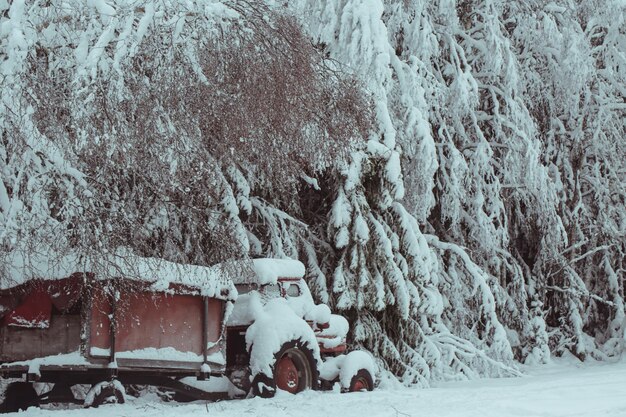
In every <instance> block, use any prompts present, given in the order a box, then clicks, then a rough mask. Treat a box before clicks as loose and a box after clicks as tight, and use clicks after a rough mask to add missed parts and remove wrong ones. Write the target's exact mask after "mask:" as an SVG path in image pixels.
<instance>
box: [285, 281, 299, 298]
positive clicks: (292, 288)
mask: <svg viewBox="0 0 626 417" xmlns="http://www.w3.org/2000/svg"><path fill="white" fill-rule="evenodd" d="M284 288H285V295H286V296H287V297H299V296H300V294H301V292H300V286H299V285H298V284H296V283H294V282H288V283H285V287H284Z"/></svg>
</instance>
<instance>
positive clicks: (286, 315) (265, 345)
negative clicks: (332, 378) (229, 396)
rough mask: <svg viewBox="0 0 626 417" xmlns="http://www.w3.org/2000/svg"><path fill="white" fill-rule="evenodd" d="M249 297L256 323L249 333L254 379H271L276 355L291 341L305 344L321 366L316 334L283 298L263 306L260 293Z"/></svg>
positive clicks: (251, 367) (248, 342) (248, 341)
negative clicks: (264, 377)
mask: <svg viewBox="0 0 626 417" xmlns="http://www.w3.org/2000/svg"><path fill="white" fill-rule="evenodd" d="M250 297H251V299H252V300H251V301H252V302H251V303H250V308H251V309H253V314H254V316H255V322H254V323H253V324H252V325H251V326H250V327H249V328H248V331H247V332H246V346H247V348H248V350H249V351H250V371H251V374H252V376H253V377H254V376H255V375H257V374H259V373H262V374H265V375H267V376H271V375H272V374H273V373H272V365H273V364H274V355H275V354H276V353H277V352H278V351H279V350H280V348H281V347H282V345H283V344H285V343H287V342H289V341H292V340H300V341H301V342H302V343H303V344H304V345H306V346H307V347H308V348H309V349H310V350H311V352H312V353H313V357H314V358H315V360H316V362H317V364H318V366H320V365H321V363H322V360H321V357H320V349H319V346H318V345H317V340H316V339H315V333H313V330H312V329H311V327H310V326H309V325H308V324H307V322H306V321H304V320H302V318H300V317H298V316H297V315H296V314H295V313H294V312H293V310H292V309H291V308H290V307H289V305H288V304H287V302H286V301H285V300H284V299H282V298H278V299H275V300H271V301H269V302H268V303H267V304H266V305H265V306H263V305H262V303H261V300H260V297H259V296H258V294H256V293H251V294H250Z"/></svg>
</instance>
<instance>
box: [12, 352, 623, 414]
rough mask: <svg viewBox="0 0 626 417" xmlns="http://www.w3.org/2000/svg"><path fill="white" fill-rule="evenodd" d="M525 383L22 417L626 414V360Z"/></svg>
mask: <svg viewBox="0 0 626 417" xmlns="http://www.w3.org/2000/svg"><path fill="white" fill-rule="evenodd" d="M526 373H527V375H526V376H524V377H522V378H511V379H486V380H479V381H463V382H454V383H445V384H441V385H439V386H437V387H434V388H430V389H378V390H376V391H374V392H371V393H353V394H339V393H335V392H305V393H301V394H298V395H296V396H294V395H290V394H286V393H283V392H281V393H279V394H278V395H277V397H276V398H273V399H269V400H268V399H260V398H253V399H249V400H235V401H226V402H218V403H203V402H195V403H191V404H178V403H164V402H159V401H157V400H156V399H155V398H153V397H143V398H140V399H131V400H130V401H129V402H128V403H127V404H124V405H107V406H103V407H100V408H98V409H72V410H67V409H63V410H58V409H57V410H51V409H48V410H42V409H35V408H31V409H29V410H28V411H26V412H25V413H23V414H20V416H21V417H29V416H54V417H60V416H63V417H66V416H67V417H109V416H127V417H157V416H158V417H162V416H164V417H181V416H191V415H195V416H199V415H207V414H208V415H213V416H220V417H221V416H223V417H231V416H232V417H235V416H236V417H239V416H268V417H282V416H299V417H307V416H311V417H312V416H316V417H317V416H340V417H351V416H355V417H370V416H376V417H378V416H389V417H408V416H413V417H417V416H433V417H434V416H436V417H445V416H462V417H473V416H480V417H492V416H493V417H507V416H523V417H532V416H538V417H539V416H541V417H555V416H567V417H575V416H581V417H582V416H585V417H596V416H603V417H617V416H626V361H622V362H619V363H616V364H607V363H601V364H579V363H575V362H573V361H560V362H558V363H556V364H553V365H548V366H542V367H536V368H530V369H527V370H526Z"/></svg>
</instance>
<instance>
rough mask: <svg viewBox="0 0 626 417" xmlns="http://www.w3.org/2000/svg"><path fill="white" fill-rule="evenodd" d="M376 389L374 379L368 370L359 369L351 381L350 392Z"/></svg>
mask: <svg viewBox="0 0 626 417" xmlns="http://www.w3.org/2000/svg"><path fill="white" fill-rule="evenodd" d="M373 389H374V379H373V378H372V375H371V374H370V372H369V371H368V370H367V369H359V370H358V371H357V373H356V374H355V375H354V376H353V377H352V379H351V380H350V386H349V387H348V392H357V391H372V390H373Z"/></svg>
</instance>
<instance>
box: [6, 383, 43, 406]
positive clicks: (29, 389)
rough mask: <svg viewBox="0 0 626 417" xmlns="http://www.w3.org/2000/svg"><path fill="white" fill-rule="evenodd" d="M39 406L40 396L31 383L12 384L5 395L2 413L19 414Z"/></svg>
mask: <svg viewBox="0 0 626 417" xmlns="http://www.w3.org/2000/svg"><path fill="white" fill-rule="evenodd" d="M38 405H39V395H37V391H35V388H34V387H33V384H31V383H30V382H12V383H11V384H9V386H8V387H7V389H6V391H5V393H4V402H3V403H2V412H4V413H17V412H18V411H24V410H26V409H27V408H28V407H36V406H38Z"/></svg>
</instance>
